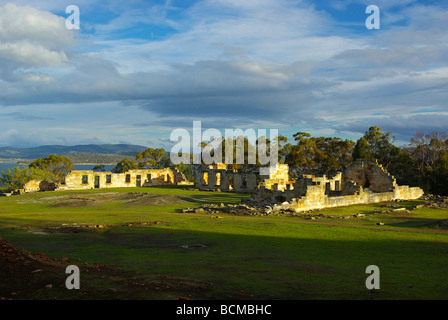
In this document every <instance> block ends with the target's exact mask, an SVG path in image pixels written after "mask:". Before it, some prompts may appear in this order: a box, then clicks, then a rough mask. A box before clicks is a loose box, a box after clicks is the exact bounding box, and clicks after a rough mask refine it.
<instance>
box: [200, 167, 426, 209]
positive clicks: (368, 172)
mask: <svg viewBox="0 0 448 320" xmlns="http://www.w3.org/2000/svg"><path fill="white" fill-rule="evenodd" d="M288 171H289V170H288V166H287V165H284V164H283V165H280V164H279V165H277V166H275V167H272V168H271V169H270V174H269V176H260V175H258V172H257V171H256V170H255V171H251V172H246V173H242V172H238V171H236V170H230V169H227V167H226V166H225V165H214V166H208V167H203V168H202V169H201V172H200V174H199V175H198V176H197V178H196V188H198V189H201V190H220V191H236V192H245V193H252V197H251V198H250V199H248V202H249V203H253V204H257V205H258V206H259V205H260V204H265V205H272V207H273V211H280V210H290V211H294V212H303V211H309V210H316V209H323V208H331V207H339V206H348V205H354V204H368V203H379V202H386V201H392V200H398V199H402V200H409V199H417V198H419V197H421V196H422V195H423V190H422V189H420V188H418V187H412V188H411V187H409V186H399V185H398V184H397V182H396V179H395V178H394V177H393V176H391V175H390V174H389V173H388V172H387V171H386V170H385V169H384V168H383V167H382V166H381V165H379V164H378V162H377V161H376V160H357V161H355V162H354V163H353V164H352V165H351V166H350V167H348V168H347V169H345V170H344V171H343V172H339V173H337V174H336V175H335V176H333V177H327V176H325V175H324V176H322V177H316V176H314V175H303V176H302V177H301V178H299V179H297V180H294V181H290V180H289V175H288Z"/></svg>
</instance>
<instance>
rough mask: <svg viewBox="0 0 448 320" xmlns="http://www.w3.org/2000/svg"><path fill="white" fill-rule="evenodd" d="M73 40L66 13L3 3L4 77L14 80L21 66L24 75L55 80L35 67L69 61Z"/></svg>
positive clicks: (0, 68) (0, 70)
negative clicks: (61, 13)
mask: <svg viewBox="0 0 448 320" xmlns="http://www.w3.org/2000/svg"><path fill="white" fill-rule="evenodd" d="M73 42H74V40H73V35H72V33H71V32H69V31H68V30H67V29H66V28H65V19H63V18H62V17H58V16H56V15H54V14H51V13H50V12H47V11H42V10H39V9H35V8H33V7H30V6H17V5H16V4H14V3H5V4H3V5H0V76H1V77H2V78H3V79H4V80H6V81H14V80H15V78H16V76H17V75H16V74H15V72H16V71H17V70H21V75H19V76H18V77H21V78H22V79H27V80H32V81H49V80H51V77H50V76H42V75H37V73H35V72H34V73H33V70H32V69H33V68H34V69H35V68H43V67H57V66H62V65H64V64H66V63H67V62H68V55H67V53H66V49H67V48H68V47H69V46H70V45H72V44H73ZM23 70H27V72H25V73H24V72H23Z"/></svg>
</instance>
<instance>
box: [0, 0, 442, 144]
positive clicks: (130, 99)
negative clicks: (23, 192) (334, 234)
mask: <svg viewBox="0 0 448 320" xmlns="http://www.w3.org/2000/svg"><path fill="white" fill-rule="evenodd" d="M18 3H23V4H24V3H27V4H30V5H32V4H31V3H30V2H29V1H25V0H23V1H21V2H18ZM64 4H65V3H64ZM109 4H110V7H109V8H107V10H106V11H105V14H104V17H102V18H101V19H95V15H94V13H95V12H99V13H102V12H103V11H101V10H103V9H105V8H106V7H107V5H106V4H105V3H102V2H99V1H92V2H90V4H89V5H87V4H86V7H85V8H84V7H81V15H82V16H81V26H83V25H89V26H91V27H92V29H90V30H89V31H88V32H87V31H85V32H84V33H83V31H82V30H81V33H80V34H74V33H73V32H71V31H68V30H66V29H65V24H64V18H63V17H61V16H57V15H55V14H54V13H50V12H48V11H45V10H48V9H43V8H54V7H56V6H57V3H56V2H55V1H50V0H48V1H39V8H40V9H35V8H32V7H31V6H28V7H22V6H19V5H13V4H6V5H3V6H0V70H1V73H0V86H1V87H2V90H1V91H0V101H1V104H2V105H3V106H4V107H5V106H10V107H9V108H22V107H23V108H25V109H27V108H30V109H28V110H31V109H33V108H35V109H36V110H46V111H42V112H50V110H51V112H52V113H54V112H56V114H55V115H54V116H53V114H52V116H48V118H52V119H53V118H54V119H55V121H58V120H59V121H60V122H61V123H67V125H66V126H67V127H68V128H72V129H73V130H65V133H64V134H66V135H67V136H69V135H70V136H71V137H72V138H71V139H78V140H86V139H88V138H87V136H88V135H91V136H92V137H98V138H99V139H101V140H102V141H107V140H114V141H118V140H120V141H121V140H123V139H138V140H139V141H142V140H144V139H150V138H151V137H152V138H151V139H157V141H159V142H161V141H163V139H164V138H163V137H160V136H157V138H155V135H156V134H157V133H156V131H157V132H164V133H166V132H165V131H164V130H163V129H162V128H165V129H166V130H169V129H170V128H173V127H174V126H176V127H185V128H190V127H191V124H192V121H193V120H202V121H203V122H204V125H207V126H216V127H217V128H226V127H229V128H232V127H233V128H234V127H236V128H245V127H257V126H275V127H276V128H284V129H285V130H288V131H293V130H296V131H299V130H301V128H307V129H309V130H311V131H315V132H318V131H319V132H332V131H333V132H334V130H336V131H338V132H352V133H353V134H362V133H364V132H365V131H366V130H367V129H368V125H369V124H371V123H372V125H374V122H375V121H378V122H379V123H383V124H385V125H387V126H388V128H390V129H389V130H391V131H393V130H395V129H396V130H397V132H400V133H402V134H403V137H404V135H405V134H408V133H406V132H409V131H412V128H411V129H409V130H407V131H406V130H405V129H404V127H403V126H405V125H406V123H407V124H411V123H414V122H411V121H407V120H406V119H408V120H409V119H411V120H413V121H417V120H416V119H418V116H417V115H416V114H415V113H414V112H418V111H419V110H439V111H438V113H425V114H424V115H422V117H423V118H424V119H425V124H424V125H426V126H427V127H428V128H438V123H439V122H438V119H436V120H437V121H430V118H432V117H434V118H437V117H441V119H444V118H443V117H442V116H443V115H444V113H443V112H445V111H446V110H447V107H446V100H447V93H446V92H448V88H447V86H448V85H447V82H446V79H447V78H448V71H447V69H446V67H445V66H446V65H447V62H448V45H447V43H448V41H447V40H448V35H447V34H446V32H445V24H446V23H445V17H446V14H447V10H446V9H444V8H442V7H437V6H434V5H426V6H424V5H420V4H417V3H415V2H414V1H405V0H403V1H389V2H387V3H386V2H381V4H380V5H381V8H382V9H383V6H384V10H383V11H382V12H384V13H387V14H393V15H396V17H399V19H398V18H397V19H398V20H395V21H398V23H396V24H394V22H393V21H394V20H393V19H390V20H389V22H388V21H387V19H386V20H382V21H383V23H384V24H385V25H384V28H382V29H380V30H374V31H369V30H366V29H365V27H364V26H355V27H352V28H351V29H349V28H347V29H342V28H341V27H340V26H339V25H338V22H339V21H340V20H341V19H342V18H341V17H340V16H339V15H338V14H341V12H343V10H344V6H343V5H344V4H345V5H346V6H348V5H351V4H358V5H359V4H364V2H363V1H356V2H354V1H345V2H342V1H341V7H340V8H338V10H339V11H338V10H337V12H338V13H334V11H331V10H330V9H328V11H326V10H325V9H321V7H319V9H316V6H315V5H314V4H313V3H312V2H311V1H292V0H280V1H278V0H276V1H274V0H257V1H236V0H235V1H228V0H226V1H224V0H201V1H195V2H191V3H188V4H182V5H183V6H184V7H183V8H180V7H177V6H176V3H174V2H173V3H171V2H169V1H167V2H164V3H162V4H160V2H159V3H155V2H154V3H152V2H145V1H137V0H136V1H131V2H119V1H112V2H110V3H109ZM143 5H144V7H140V6H143ZM178 6H180V3H179V4H178ZM53 10H54V9H53ZM58 10H59V9H58ZM330 12H331V14H333V15H330ZM8 13H9V15H8ZM12 13H14V14H15V17H17V19H16V20H17V21H22V22H21V23H19V22H17V21H12V20H14V19H12V18H11V17H12V16H13V15H12ZM7 16H8V19H9V20H11V21H10V22H11V24H12V26H10V25H7V26H6V22H5V23H4V22H3V21H6V20H3V19H2V17H5V18H6V17H7ZM10 16H11V17H10ZM32 17H36V19H34V18H32ZM83 17H84V18H83ZM364 17H365V15H364V12H362V13H361V20H362V18H364ZM146 18H148V19H146ZM9 20H8V21H9ZM43 20H45V21H43ZM83 23H84V24H83ZM61 26H62V27H61ZM168 29H169V32H168V31H167V30H168ZM31 30H32V31H31ZM136 30H138V32H137V31H136ZM151 33H153V34H154V37H150V36H148V37H147V38H145V37H144V36H142V35H150V34H151ZM75 35H76V36H75ZM134 35H135V36H134ZM105 105H110V106H111V107H110V110H108V111H106V110H105V108H104V106H105ZM46 106H47V107H46ZM48 106H50V107H48ZM81 106H82V107H81ZM56 107H58V108H60V109H61V110H65V109H69V108H73V109H72V110H70V111H67V112H62V111H60V112H59V111H58V109H57V108H56ZM24 111H25V110H21V111H20V112H21V114H22V115H23V114H25V113H23V112H24ZM14 112H15V111H14ZM14 112H8V114H9V116H10V117H11V116H14ZM17 112H19V111H17ZM83 112H85V115H84V114H82V113H83ZM76 113H81V114H79V115H77V114H76ZM32 114H38V113H32ZM106 114H107V116H106ZM109 114H110V115H109ZM84 116H86V119H88V120H85V121H89V124H87V123H83V122H82V120H81V119H82V117H84ZM42 117H43V118H44V117H47V116H46V114H45V113H43V115H42ZM68 119H69V120H68ZM75 119H76V121H75ZM147 119H150V120H147ZM15 120H17V121H23V120H24V119H23V118H22V119H20V114H15ZM35 120H36V121H33V122H38V120H37V119H35ZM41 121H42V123H44V122H45V121H49V120H43V119H41ZM120 121H121V123H120ZM400 121H404V124H400ZM436 124H437V125H436ZM362 125H365V126H366V127H365V128H361V126H362ZM151 127H153V128H157V130H156V131H152V132H151V133H149V131H151V130H150V128H151ZM56 128H59V129H61V130H62V128H63V126H60V125H58V126H56V127H55V130H56ZM74 128H76V130H75V129H74ZM94 128H95V130H94ZM9 129H10V130H13V128H9ZM4 130H7V129H4ZM27 130H36V131H39V127H38V126H36V127H33V128H28V129H27ZM83 130H84V131H83ZM45 131H46V132H47V133H48V132H49V129H46V130H45ZM52 132H54V131H52ZM53 134H54V133H53ZM151 135H152V136H151ZM56 137H63V134H62V133H61V135H60V136H59V135H56ZM132 137H134V138H132ZM58 139H59V138H58ZM153 141H156V140H153ZM143 144H145V143H143Z"/></svg>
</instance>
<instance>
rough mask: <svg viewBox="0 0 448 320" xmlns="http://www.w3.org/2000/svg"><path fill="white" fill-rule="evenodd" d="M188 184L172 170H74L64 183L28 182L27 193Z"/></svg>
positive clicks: (180, 175)
mask: <svg viewBox="0 0 448 320" xmlns="http://www.w3.org/2000/svg"><path fill="white" fill-rule="evenodd" d="M182 183H187V182H186V179H185V177H184V176H183V175H182V174H180V173H179V172H177V171H176V170H171V169H170V168H165V169H142V170H129V171H127V172H125V173H112V172H95V171H93V170H73V171H71V172H70V173H69V174H67V175H66V176H65V179H64V181H63V182H62V183H59V184H57V185H54V184H53V185H52V186H51V185H49V184H48V183H47V182H45V181H37V180H32V181H30V182H28V183H27V184H26V185H25V187H24V189H25V192H32V191H48V190H83V189H104V188H126V187H149V186H157V185H173V184H182Z"/></svg>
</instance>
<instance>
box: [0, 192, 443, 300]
mask: <svg viewBox="0 0 448 320" xmlns="http://www.w3.org/2000/svg"><path fill="white" fill-rule="evenodd" d="M245 197H248V195H243V194H235V193H213V192H202V191H193V190H184V189H182V188H180V187H153V188H134V189H111V190H104V189H102V190H88V191H76V192H75V191H72V192H46V193H45V192H42V193H35V194H28V195H24V196H17V197H8V198H7V197H2V198H0V236H1V237H2V238H3V239H4V240H7V241H8V242H10V243H11V244H12V245H14V246H15V247H16V248H18V249H19V250H20V249H22V248H23V249H25V250H26V251H30V252H32V253H33V252H41V253H44V254H45V255H46V256H48V257H52V258H66V259H69V260H70V261H71V263H72V264H76V265H79V266H81V268H80V269H81V290H76V291H77V292H75V291H69V290H67V289H64V282H63V281H64V280H65V278H66V277H67V275H66V274H64V269H62V268H60V269H58V268H56V269H54V270H55V271H54V272H55V273H57V274H58V276H59V277H60V279H61V280H60V281H62V283H60V284H59V286H58V287H60V289H59V291H57V293H58V296H57V297H56V298H60V299H71V298H76V299H78V298H83V299H95V298H118V299H122V298H131V299H178V298H179V296H183V297H188V298H189V299H285V300H286V299H293V300H296V299H419V300H422V299H447V298H448V279H447V277H446V267H447V265H448V230H446V229H444V227H442V226H440V225H439V224H438V222H440V221H441V220H444V219H448V210H446V209H431V208H425V207H424V208H421V209H417V210H413V211H411V212H410V213H409V212H408V213H407V212H401V213H393V214H390V213H388V214H381V213H377V214H375V215H366V216H365V217H359V218H351V219H339V218H321V219H316V220H309V219H306V218H305V217H303V216H294V217H293V216H288V215H281V216H236V215H230V214H222V215H220V216H219V218H216V217H215V215H213V216H211V215H207V214H191V213H182V211H181V210H182V209H183V208H187V207H197V206H200V205H201V204H202V203H226V204H228V203H232V204H235V203H239V202H240V201H241V199H243V198H245ZM418 203H421V202H420V201H409V202H402V203H399V205H400V206H404V207H408V208H410V207H412V206H413V205H415V204H418ZM383 205H384V204H375V205H364V206H352V207H345V208H336V209H329V210H323V211H320V212H319V214H327V215H336V216H341V217H342V216H348V215H353V214H355V213H364V214H369V213H372V212H374V211H375V210H381V209H383V207H382V206H383ZM378 222H383V223H384V225H381V226H379V225H377V223H378ZM88 225H90V226H93V225H96V226H99V225H101V227H100V228H87V226H88ZM82 226H86V228H80V227H82ZM197 244H201V245H203V246H201V247H199V246H193V247H190V248H184V247H183V246H185V245H197ZM98 265H100V266H101V268H100V267H98ZM369 265H376V266H378V267H379V269H380V275H381V276H380V284H381V287H380V289H379V290H368V289H367V288H366V286H365V281H366V278H367V277H368V276H369V275H368V274H366V273H365V269H366V267H367V266H369ZM84 266H85V267H84ZM95 266H97V267H95ZM24 276H25V275H24ZM39 277H44V275H39ZM41 280H42V281H41V282H39V283H41V284H42V286H43V284H44V283H45V281H44V280H45V279H41ZM15 281H16V282H17V279H15ZM16 282H14V283H16ZM11 285H13V284H12V282H7V281H6V282H4V283H3V284H2V283H1V282H0V296H2V297H5V296H7V295H8V294H9V293H8V292H9V291H11V290H13V289H14V290H15V291H18V292H19V295H18V298H20V297H23V298H33V299H48V298H50V296H51V298H54V292H52V294H51V295H49V293H48V290H45V289H42V290H35V289H34V287H33V289H32V290H35V291H33V292H30V290H31V288H28V289H27V288H25V287H22V288H20V287H19V288H11V287H8V286H11ZM16 285H17V284H16ZM20 292H21V294H22V296H20Z"/></svg>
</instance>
